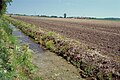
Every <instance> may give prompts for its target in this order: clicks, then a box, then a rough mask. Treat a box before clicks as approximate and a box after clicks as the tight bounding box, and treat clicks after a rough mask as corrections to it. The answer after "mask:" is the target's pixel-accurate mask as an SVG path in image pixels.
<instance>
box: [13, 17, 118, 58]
mask: <svg viewBox="0 0 120 80" xmlns="http://www.w3.org/2000/svg"><path fill="white" fill-rule="evenodd" d="M13 18H15V19H18V20H22V21H25V22H28V23H31V24H35V25H36V26H38V27H41V28H44V29H47V30H50V31H54V32H56V33H59V34H62V35H64V36H66V37H68V38H71V39H76V40H78V41H80V42H83V43H85V44H87V45H88V47H89V48H92V49H97V50H99V51H100V52H101V54H103V55H107V56H109V57H113V58H114V59H117V60H120V22H115V21H105V20H85V19H62V18H41V17H26V16H13Z"/></svg>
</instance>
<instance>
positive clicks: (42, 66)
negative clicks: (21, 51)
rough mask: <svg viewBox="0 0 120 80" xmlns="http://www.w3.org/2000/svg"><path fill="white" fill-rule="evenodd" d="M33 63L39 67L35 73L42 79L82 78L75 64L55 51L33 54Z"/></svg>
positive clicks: (72, 79) (76, 79) (75, 79)
mask: <svg viewBox="0 0 120 80" xmlns="http://www.w3.org/2000/svg"><path fill="white" fill-rule="evenodd" d="M33 63H34V64H35V65H36V66H37V67H38V68H39V70H38V71H37V75H38V76H41V77H42V78H43V79H44V80H84V79H83V78H81V77H80V74H79V70H78V69H77V68H76V67H75V66H73V65H72V64H70V63H68V62H67V61H66V60H65V59H63V58H62V57H60V56H56V54H55V53H51V52H49V51H46V52H44V53H43V54H42V53H37V54H34V55H33Z"/></svg>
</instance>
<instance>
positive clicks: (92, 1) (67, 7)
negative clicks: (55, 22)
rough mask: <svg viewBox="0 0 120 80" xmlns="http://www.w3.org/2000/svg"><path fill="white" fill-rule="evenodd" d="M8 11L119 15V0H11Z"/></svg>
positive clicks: (45, 13) (36, 13) (103, 15)
mask: <svg viewBox="0 0 120 80" xmlns="http://www.w3.org/2000/svg"><path fill="white" fill-rule="evenodd" d="M7 11H8V13H15V14H28V15H48V16H52V15H56V16H63V14H64V13H66V14H67V16H69V17H70V16H74V17H78V16H83V17H119V18H120V0H13V2H12V3H11V6H8V7H7Z"/></svg>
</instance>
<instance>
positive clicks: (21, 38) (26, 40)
mask: <svg viewBox="0 0 120 80" xmlns="http://www.w3.org/2000/svg"><path fill="white" fill-rule="evenodd" d="M10 28H11V29H12V35H13V36H15V37H17V40H18V43H19V44H20V45H23V44H27V45H28V46H29V49H31V50H32V51H33V52H34V53H43V52H44V50H43V49H42V48H41V46H40V45H39V44H37V43H35V42H34V41H33V40H32V39H31V38H30V37H28V36H27V35H25V34H24V33H23V32H22V31H21V30H19V29H18V28H16V27H15V26H13V25H10Z"/></svg>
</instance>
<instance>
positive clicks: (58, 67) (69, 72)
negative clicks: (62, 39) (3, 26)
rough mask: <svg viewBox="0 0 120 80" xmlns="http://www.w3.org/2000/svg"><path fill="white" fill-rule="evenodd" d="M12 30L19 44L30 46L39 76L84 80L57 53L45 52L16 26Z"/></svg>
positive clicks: (48, 78)
mask: <svg viewBox="0 0 120 80" xmlns="http://www.w3.org/2000/svg"><path fill="white" fill-rule="evenodd" d="M10 28H11V29H12V35H13V36H15V37H16V38H17V40H18V44H19V45H21V46H22V45H24V44H25V45H28V47H29V49H30V50H32V51H33V52H32V53H33V54H32V56H33V63H34V64H35V65H36V66H37V67H38V71H37V76H40V77H42V78H43V80H44V79H45V80H84V79H82V78H81V77H80V76H79V71H78V69H77V68H76V67H75V66H73V65H72V64H70V63H68V62H67V61H66V60H64V59H63V58H62V57H60V56H57V55H56V54H55V53H52V52H49V51H47V50H44V49H43V48H41V46H40V45H39V44H37V43H35V42H34V40H33V39H31V38H30V37H28V36H27V35H26V34H24V33H23V32H22V31H21V30H19V29H18V28H16V27H15V26H13V25H10ZM68 67H69V68H68Z"/></svg>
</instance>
